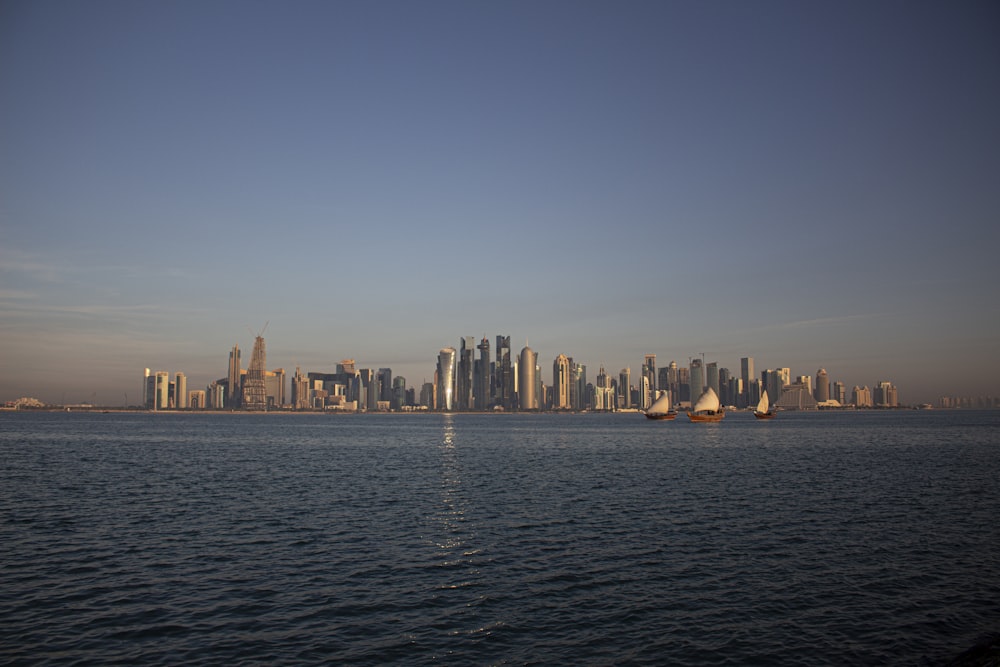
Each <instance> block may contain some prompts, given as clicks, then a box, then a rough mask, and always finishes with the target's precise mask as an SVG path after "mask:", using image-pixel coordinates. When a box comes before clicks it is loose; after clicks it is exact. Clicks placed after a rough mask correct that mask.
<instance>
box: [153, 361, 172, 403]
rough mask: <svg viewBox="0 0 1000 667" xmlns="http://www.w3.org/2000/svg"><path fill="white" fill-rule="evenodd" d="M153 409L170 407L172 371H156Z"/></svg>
mask: <svg viewBox="0 0 1000 667" xmlns="http://www.w3.org/2000/svg"><path fill="white" fill-rule="evenodd" d="M153 379H154V384H153V386H154V392H153V409H154V410H169V409H170V373H168V372H167V371H156V375H155V376H154V378H153Z"/></svg>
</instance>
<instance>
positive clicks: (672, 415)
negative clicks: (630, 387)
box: [646, 412, 677, 421]
mask: <svg viewBox="0 0 1000 667" xmlns="http://www.w3.org/2000/svg"><path fill="white" fill-rule="evenodd" d="M676 418H677V413H676V412H661V413H658V414H655V415H651V414H649V413H648V412H647V413H646V419H655V420H657V421H670V420H672V419H676Z"/></svg>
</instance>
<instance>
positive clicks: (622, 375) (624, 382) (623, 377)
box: [618, 368, 632, 409]
mask: <svg viewBox="0 0 1000 667" xmlns="http://www.w3.org/2000/svg"><path fill="white" fill-rule="evenodd" d="M618 395H619V397H620V399H619V403H620V404H621V406H622V407H623V408H626V409H628V408H631V407H632V369H631V368H623V369H621V370H620V371H619V372H618Z"/></svg>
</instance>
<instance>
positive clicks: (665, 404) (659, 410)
mask: <svg viewBox="0 0 1000 667" xmlns="http://www.w3.org/2000/svg"><path fill="white" fill-rule="evenodd" d="M646 412H647V413H648V414H651V415H665V414H667V413H668V412H670V394H669V392H666V391H665V392H663V393H662V394H660V397H659V398H658V399H656V400H655V401H653V404H652V405H651V406H649V409H648V410H646Z"/></svg>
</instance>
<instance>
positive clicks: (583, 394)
mask: <svg viewBox="0 0 1000 667" xmlns="http://www.w3.org/2000/svg"><path fill="white" fill-rule="evenodd" d="M569 372H570V386H569V392H570V393H569V404H570V405H571V406H573V409H574V410H585V409H586V408H587V366H586V365H585V364H578V363H575V362H574V361H573V359H572V358H570V360H569Z"/></svg>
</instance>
